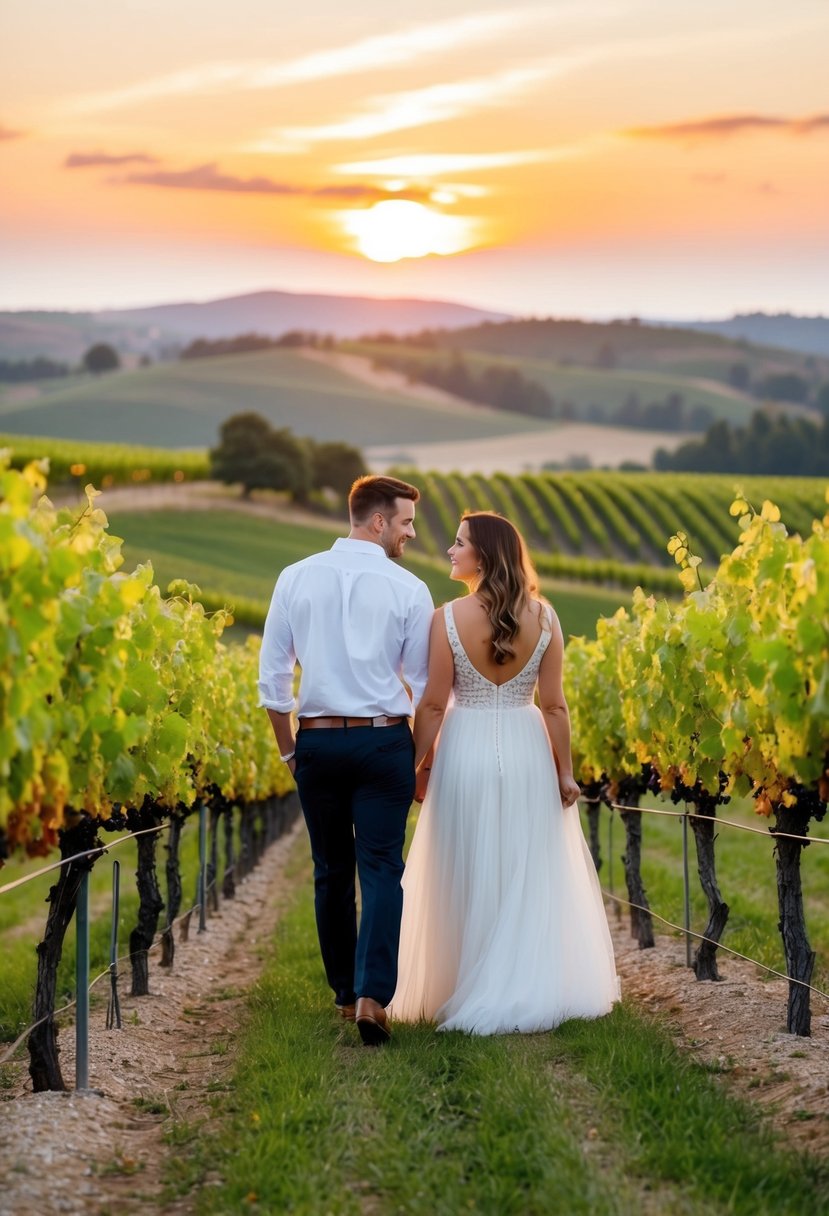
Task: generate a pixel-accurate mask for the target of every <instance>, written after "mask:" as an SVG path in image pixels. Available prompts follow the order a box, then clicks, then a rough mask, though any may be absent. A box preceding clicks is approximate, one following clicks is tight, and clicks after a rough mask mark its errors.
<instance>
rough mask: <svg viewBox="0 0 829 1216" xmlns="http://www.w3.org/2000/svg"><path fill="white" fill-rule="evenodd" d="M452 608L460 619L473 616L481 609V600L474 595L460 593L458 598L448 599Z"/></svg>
mask: <svg viewBox="0 0 829 1216" xmlns="http://www.w3.org/2000/svg"><path fill="white" fill-rule="evenodd" d="M447 602H448V603H449V605H450V606H451V608H452V612H453V613H454V615H455V616H456V617H458V618H459V619H460V620H463V618H464V617H466V616H473V615H475V614H476V613H478V612H480V610H481V603H480V600H478V599H477V598H476V596H474V595H459V596H458V598H457V599H456V600H448V601H447Z"/></svg>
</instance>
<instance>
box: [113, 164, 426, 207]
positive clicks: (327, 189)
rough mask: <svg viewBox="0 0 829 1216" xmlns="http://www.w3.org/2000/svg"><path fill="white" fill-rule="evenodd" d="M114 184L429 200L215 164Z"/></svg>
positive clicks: (136, 176) (344, 198)
mask: <svg viewBox="0 0 829 1216" xmlns="http://www.w3.org/2000/svg"><path fill="white" fill-rule="evenodd" d="M111 184H112V185H135V186H156V187H159V188H161V189H166V190H213V191H219V192H222V193H227V194H276V195H285V196H294V197H304V198H319V199H326V198H328V199H336V200H338V201H352V202H353V201H360V202H378V201H382V200H384V199H388V198H405V199H408V200H414V201H420V199H422V198H424V197H425V192H424V191H422V190H400V191H391V190H387V189H383V188H381V187H378V186H375V185H366V184H364V183H362V182H354V183H350V184H348V183H345V182H343V183H342V184H340V183H336V184H334V185H328V186H304V185H299V184H297V183H295V182H278V181H274V180H273V179H272V178H270V177H236V176H234V175H233V174H230V173H222V172H221V171H220V170H219V168H218V166H217V165H216V164H215V162H213V163H211V164H205V165H196V166H194V167H193V168H192V169H180V170H157V171H155V172H153V173H129V174H127V175H126V176H124V177H119V178H113V179H111Z"/></svg>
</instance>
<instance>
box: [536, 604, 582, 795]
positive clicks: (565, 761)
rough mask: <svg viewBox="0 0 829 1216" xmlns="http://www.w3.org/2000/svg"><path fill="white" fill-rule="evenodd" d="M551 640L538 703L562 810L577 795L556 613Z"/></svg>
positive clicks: (541, 669) (540, 677) (540, 675)
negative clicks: (556, 771)
mask: <svg viewBox="0 0 829 1216" xmlns="http://www.w3.org/2000/svg"><path fill="white" fill-rule="evenodd" d="M550 628H551V631H552V637H551V638H550V644H549V646H548V647H547V649H546V650H545V652H544V657H543V658H542V660H541V666H540V667H539V669H538V701H539V705H540V707H541V712H542V714H543V715H544V725H545V726H546V727H547V734H548V735H549V736H550V745H551V747H552V749H553V755H554V756H555V761H556V767H557V769H558V785H559V789H560V790H561V801H562V803H563V805H564V806H572V805H573V803H574V802H575V801H576V799H577V798H578V796H579V794H580V792H581V791H580V790H579V787H578V784H577V782H576V781H575V779H574V777H573V757H572V756H571V754H570V711H569V710H568V708H567V701H566V699H565V696H564V688H563V686H562V668H563V664H564V638H563V636H562V633H561V625H560V624H559V622H558V617H557V616H556V614H555V613H553V614H552V619H551V621H550Z"/></svg>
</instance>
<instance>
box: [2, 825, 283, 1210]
mask: <svg viewBox="0 0 829 1216" xmlns="http://www.w3.org/2000/svg"><path fill="white" fill-rule="evenodd" d="M303 831H304V828H303V826H302V821H301V819H300V820H299V822H298V823H297V825H296V827H295V828H294V829H293V830H292V831H291V832H289V833H288V834H287V835H285V836H284V837H283V838H282V839H280V840H278V841H276V842H275V843H274V844H272V845H271V846H270V848H269V849H268V851H267V853H266V854H265V857H264V858H263V859H262V861H261V862H260V864H259V865H258V866H257V868H256V869H255V870H254V871H253V873H252V874H250V875H249V876H248V877H247V878H246V879H245V881H244V882H243V883H242V884H240V886H239V887H238V888H237V894H236V897H235V899H233V900H223V901H222V903H221V907H220V911H219V912H218V913H217V914H215V915H214V916H212V917H211V918H210V920H209V921H208V928H207V931H206V932H205V933H204V934H197V933H196V925H195V922H194V923H193V924H192V925H191V929H190V936H189V940H188V941H187V942H185V943H180V944H179V943H177V945H176V961H175V967H174V970H173V972H172V973H171V974H166V973H165V972H163V971H161V970H160V968H159V967H158V963H157V959H158V955H157V953H155V954H154V960H155V961H154V962H153V961H151V968H150V987H151V995H150V996H148V997H138V998H135V997H130V996H128V995H126V993H127V992H128V990H129V975H128V968H127V967H126V966H122V979H121V991H122V996H121V1014H122V1021H123V1029H122V1030H120V1031H118V1030H115V1031H108V1030H106V1028H105V1019H106V997H105V995H98V994H103V993H104V987H103V985H99V987H98V989H97V990H96V993H94V994H93V1008H92V1013H91V1032H90V1085H91V1086H92V1087H93V1089H92V1090H91V1091H90V1092H89V1093H86V1094H77V1093H71V1092H70V1093H46V1094H32V1093H31V1092H29V1089H30V1082H29V1078H28V1075H27V1072H26V1065H25V1062H22V1061H21V1062H16V1063H15V1064H14V1065H11V1066H10V1065H7V1066H5V1068H4V1069H3V1078H4V1083H5V1084H6V1085H7V1086H8V1087H7V1088H5V1089H3V1090H2V1093H1V1094H0V1096H2V1098H3V1099H5V1101H2V1102H0V1146H2V1149H1V1150H0V1155H1V1156H2V1165H3V1176H4V1177H3V1185H2V1191H0V1216H51V1214H52V1213H64V1212H65V1213H71V1214H76V1213H77V1214H80V1213H83V1216H104V1214H105V1213H108V1212H112V1211H129V1212H130V1213H143V1212H146V1213H150V1212H152V1213H161V1212H169V1213H187V1212H190V1211H191V1210H192V1204H191V1202H190V1200H189V1198H187V1199H184V1200H181V1201H178V1202H176V1203H174V1204H172V1205H169V1206H167V1207H165V1206H163V1205H162V1204H161V1202H160V1198H159V1196H160V1194H161V1190H162V1185H163V1181H164V1179H163V1163H164V1157H165V1152H166V1149H165V1145H164V1136H165V1133H174V1134H175V1133H176V1132H177V1131H180V1130H181V1129H185V1128H187V1127H188V1126H190V1127H192V1126H193V1125H199V1124H207V1123H209V1122H210V1120H212V1119H213V1118H214V1117H215V1114H216V1112H215V1110H214V1107H213V1106H212V1105H211V1098H212V1095H214V1094H216V1093H220V1092H221V1091H222V1089H224V1088H225V1087H226V1085H227V1082H228V1078H229V1077H230V1074H231V1072H232V1069H233V1065H234V1056H233V1051H232V1043H233V1040H234V1036H235V1034H236V1032H237V1030H238V1025H239V1020H240V1017H241V1016H242V1013H243V1007H244V1000H245V996H246V993H247V991H248V990H249V989H250V987H251V986H252V985H253V983H255V981H256V979H257V977H258V976H259V973H260V971H261V967H262V955H263V953H264V951H265V950H267V948H268V943H269V941H270V940H271V938H272V935H273V930H274V928H275V925H276V922H277V921H278V919H279V916H280V913H281V910H282V908H283V907H284V905H285V902H286V900H287V899H288V898H289V897H290V894H291V890H292V882H293V880H292V879H289V878H287V877H286V874H285V870H286V863H287V861H288V859H289V856H290V854H291V851H292V849H293V847H294V843H295V842H296V840H297V837H298V836H300V835H301V834H302V832H303ZM60 1044H61V1068H62V1071H63V1074H64V1078H65V1079H66V1080H67V1083H68V1084H71V1083H72V1078H73V1076H74V1035H73V1031H72V1029H71V1028H69V1029H65V1030H63V1031H61V1034H60Z"/></svg>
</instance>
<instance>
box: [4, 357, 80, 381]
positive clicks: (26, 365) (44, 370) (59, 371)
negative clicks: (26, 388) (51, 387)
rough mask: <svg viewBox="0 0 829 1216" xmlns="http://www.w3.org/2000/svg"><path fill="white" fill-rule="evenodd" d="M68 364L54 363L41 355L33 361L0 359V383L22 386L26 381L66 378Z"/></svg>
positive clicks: (68, 369) (68, 368) (68, 370)
mask: <svg viewBox="0 0 829 1216" xmlns="http://www.w3.org/2000/svg"><path fill="white" fill-rule="evenodd" d="M70 370H71V369H70V367H69V364H68V363H56V362H55V360H54V359H45V358H44V357H43V356H42V355H38V356H36V358H34V359H20V360H17V361H14V360H11V359H0V381H2V382H3V383H4V384H23V383H25V381H27V380H52V379H54V378H55V377H57V376H68V375H69V372H70Z"/></svg>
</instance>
